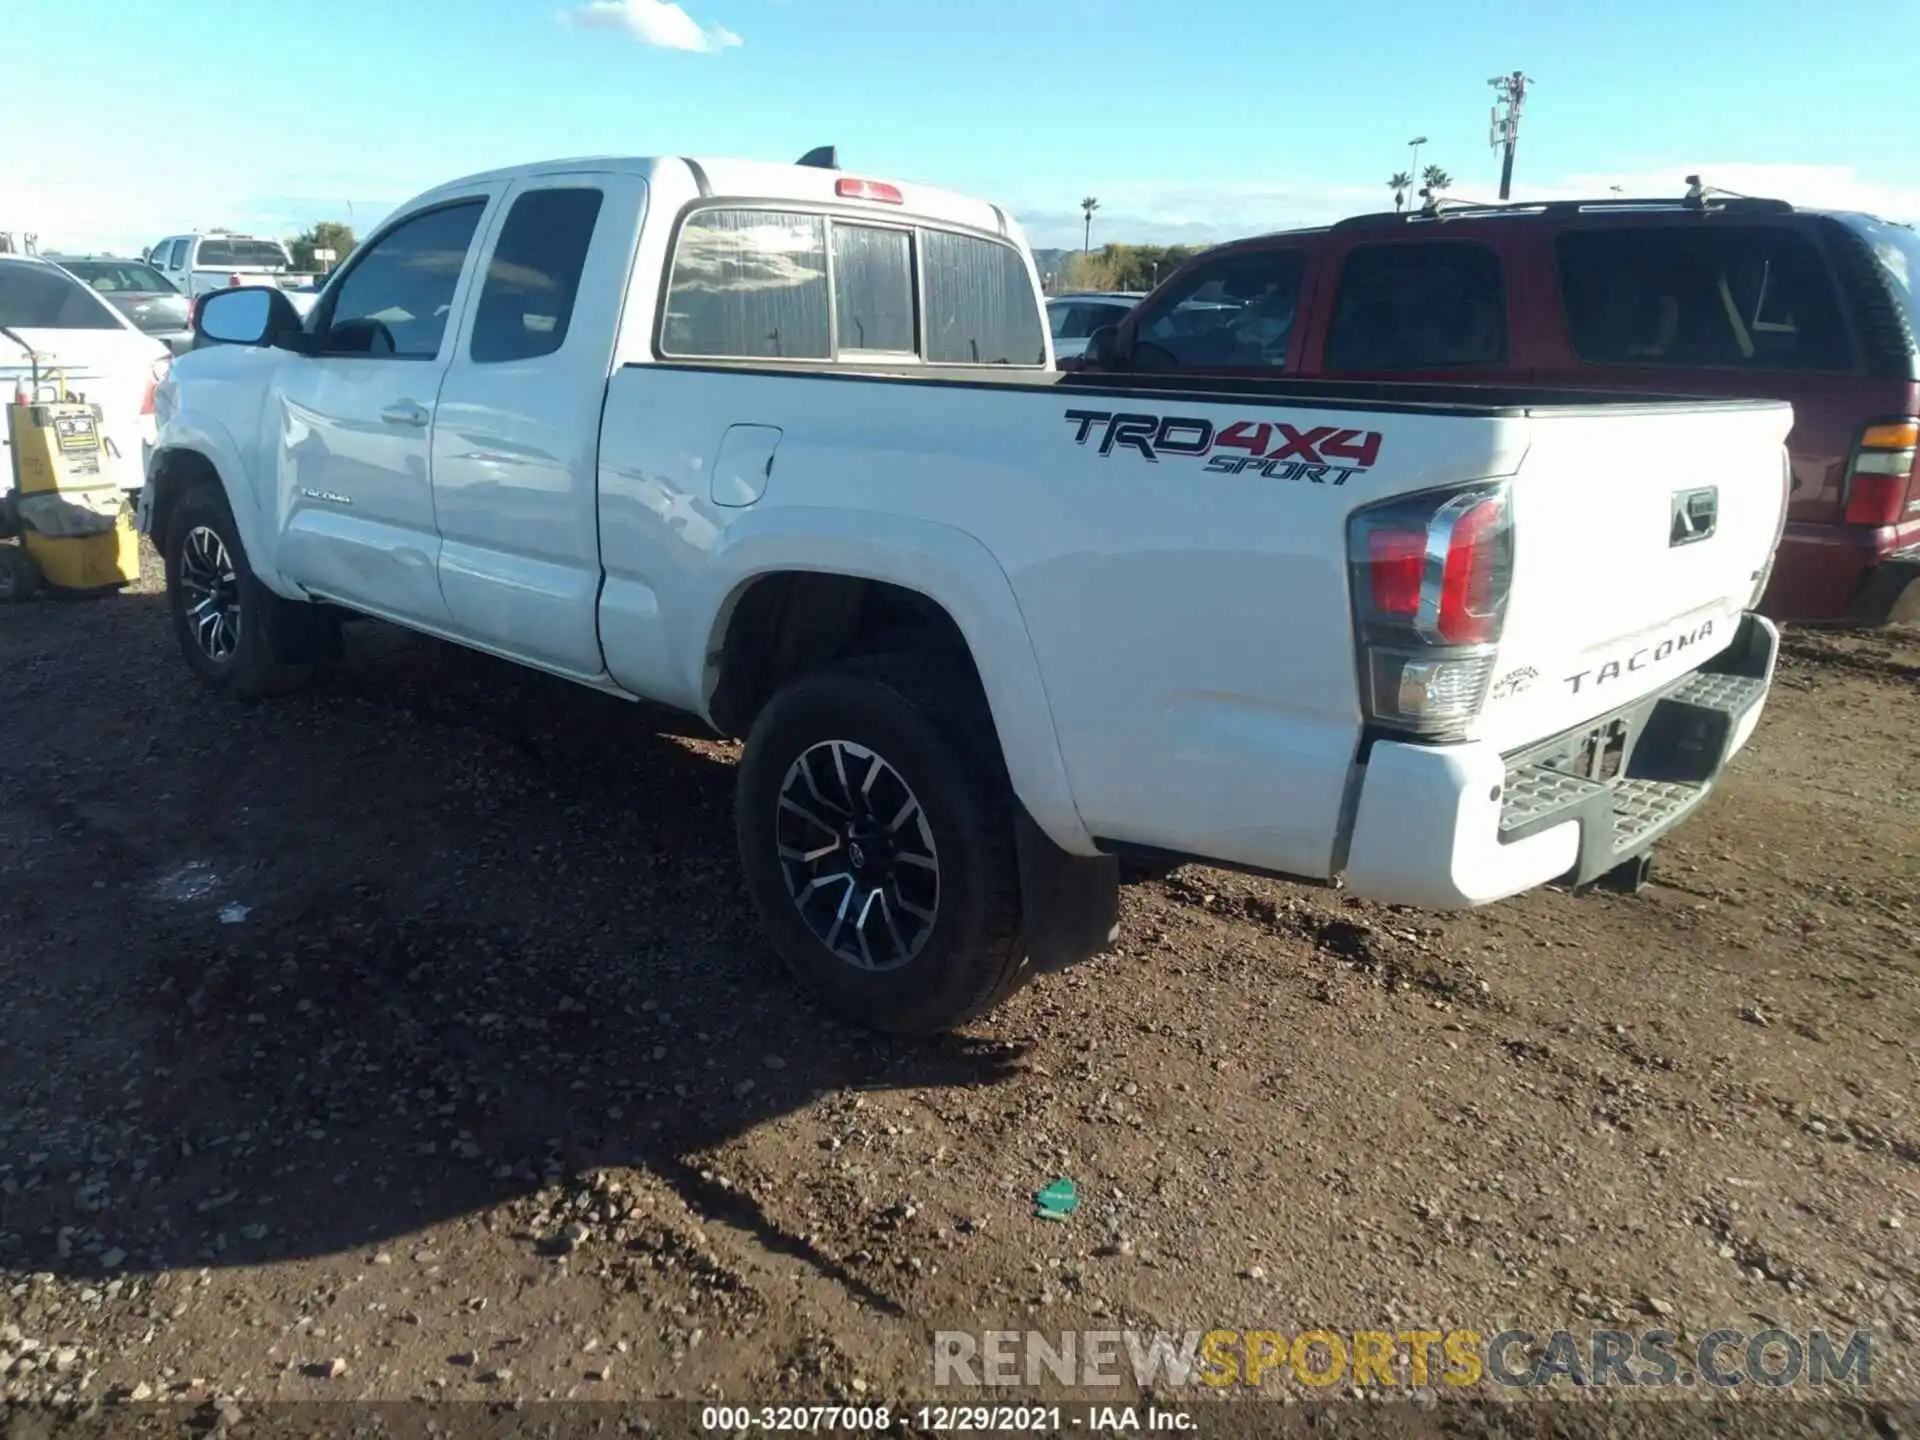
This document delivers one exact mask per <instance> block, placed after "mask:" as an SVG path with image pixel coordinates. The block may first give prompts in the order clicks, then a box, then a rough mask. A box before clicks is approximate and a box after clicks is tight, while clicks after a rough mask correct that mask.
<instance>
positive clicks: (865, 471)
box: [142, 155, 1790, 1032]
mask: <svg viewBox="0 0 1920 1440" xmlns="http://www.w3.org/2000/svg"><path fill="white" fill-rule="evenodd" d="M810 159H811V160H812V162H813V163H803V164H800V165H792V166H788V165H766V164H758V163H751V162H745V161H709V162H696V161H692V160H685V159H609V160H585V161H572V162H561V163H554V164H547V165H537V166H531V167H526V168H521V169H515V170H511V171H501V172H497V173H493V174H485V175H478V176H474V177H472V178H470V179H466V180H461V181H456V182H454V183H452V184H449V185H445V186H442V187H440V188H439V189H436V190H434V191H432V192H430V193H428V194H425V195H422V196H420V197H419V198H418V199H416V200H414V201H412V202H410V203H408V204H407V205H405V206H402V207H401V208H400V209H399V210H398V211H397V212H395V214H394V215H393V216H392V217H391V218H390V219H389V220H388V221H387V222H385V224H383V226H382V227H381V228H380V230H379V231H378V232H376V233H375V234H374V235H372V236H371V237H370V238H369V239H368V240H367V242H366V243H365V244H363V245H362V246H361V247H360V248H359V249H358V250H357V251H356V252H355V253H354V256H353V257H352V259H351V260H350V261H349V262H348V263H347V264H346V265H345V266H344V267H343V268H342V269H341V271H340V272H339V273H338V274H336V275H335V276H334V277H333V278H332V280H331V281H330V283H329V284H328V286H327V288H326V290H325V292H324V293H323V294H322V295H321V297H320V299H319V301H318V303H317V304H316V305H315V306H314V307H313V310H312V313H311V314H310V315H309V316H307V317H305V318H304V319H303V318H302V317H301V316H300V315H298V314H297V313H296V312H295V310H294V308H293V307H292V305H291V304H290V303H289V302H288V300H287V298H286V296H285V295H283V294H281V293H279V292H278V291H277V290H274V289H268V288H260V289H246V288H242V289H233V290H228V291H223V292H221V293H219V294H216V295H214V296H212V297H211V298H210V299H209V300H208V301H207V302H206V303H205V305H204V306H203V307H202V309H201V311H200V314H199V317H198V328H199V331H200V334H201V338H202V340H203V342H213V343H203V345H202V346H201V348H199V349H197V350H196V351H195V352H194V353H192V354H189V355H187V356H186V357H184V358H183V359H182V360H181V361H180V362H179V363H178V364H177V365H176V366H175V367H174V370H173V374H172V378H171V380H170V381H169V382H168V384H167V385H166V386H165V387H164V388H163V390H162V392H161V397H160V407H161V419H162V423H163V431H162V434H161V438H160V445H159V448H158V450H157V452H156V456H155V460H154V463H153V466H152V470H151V476H150V482H151V483H150V484H149V485H148V487H147V490H146V493H145V496H144V499H143V506H142V517H143V518H142V523H143V526H144V528H145V529H146V531H147V533H148V534H150V535H152V536H153V537H154V538H155V540H156V542H157V543H158V544H159V545H160V547H161V548H162V550H163V551H164V554H165V556H166V563H167V577H168V588H169V592H170V596H171V604H172V610H173V615H174V619H175V624H176V628H177V631H178V636H179V641H180V644H181V648H182V650H183V652H184V654H185V656H186V660H187V663H188V664H189V665H191V666H192V667H193V669H194V670H195V671H196V672H197V673H198V674H199V675H200V676H201V678H202V679H204V680H205V681H206V682H207V684H208V685H209V686H211V687H212V688H213V689H214V690H216V691H219V692H222V693H225V694H228V695H233V696H240V697H250V696H258V695H262V694H265V693H268V692H271V691H276V690H279V689H281V688H284V687H285V686H287V685H288V684H290V683H292V682H293V681H295V680H297V679H298V678H299V677H300V675H302V674H303V673H304V672H305V670H306V669H307V668H308V667H310V666H312V665H313V664H315V663H316V662H319V661H323V660H325V659H326V658H327V657H328V656H329V654H330V653H331V652H332V650H333V647H334V646H335V645H336V644H337V641H338V625H339V622H340V620H341V618H342V617H343V616H348V615H364V616H375V617H378V618H380V619H383V620H387V621H391V622H393V623H396V624H399V625H404V626H408V627H411V628H412V629H415V630H419V631H423V632H426V633H428V634H431V635H436V636H440V637H443V638H445V639H448V640H451V641H455V642H458V643H460V644H464V645H469V646H473V647H476V648H478V649H481V650H485V651H488V652H490V653H492V654H495V655H499V656H504V657H507V658H509V659H511V660H515V661H518V662H520V663H522V664H525V665H529V666H534V667H537V668H539V669H541V670H544V671H548V672H551V673H553V674H556V675H561V676H565V677H567V678H569V679H572V680H575V681H578V682H579V683H581V684H584V685H590V686H594V687H596V688H599V689H602V690H606V691H610V692H613V693H615V694H619V695H625V696H641V697H646V698H648V699H651V700H654V701H659V702H664V703H666V704H669V705H673V706H677V707H680V708H683V709H685V710H687V711H690V712H692V713H694V714H696V715H699V716H701V717H703V718H704V719H706V720H707V721H708V722H710V723H711V724H712V725H713V726H714V727H715V728H716V729H717V730H718V731H719V732H721V733H723V734H726V735H731V736H743V737H745V740H746V747H745V751H744V758H743V760H742V763H741V765H740V767H739V777H738V804H737V827H738V833H739V844H740V852H741V858H742V862H743V865H744V868H745V873H746V877H747V880H748V884H749V887H750V889H751V892H752V895H753V897H754V899H755V901H756V902H757V904H758V907H759V910H760V913H761V915H762V917H763V919H764V923H765V926H766V929H767V931H768V933H769V935H770V936H771V939H772V945H773V948H774V950H776V951H777V952H778V954H779V955H780V956H781V957H782V958H783V959H784V960H785V962H786V963H787V965H788V966H789V967H790V968H791V969H792V970H794V971H795V972H797V973H798V974H800V975H801V976H803V977H804V978H805V979H806V980H807V981H808V982H810V983H811V985H812V986H813V987H814V988H816V989H817V990H818V991H819V992H820V993H822V994H823V995H824V996H825V997H826V998H827V999H828V1001H829V1002H830V1003H832V1004H833V1005H835V1006H836V1007H837V1008H838V1009H840V1010H841V1011H842V1012H844V1013H846V1014H848V1015H850V1016H852V1017H853V1018H855V1019H857V1020H859V1021H861V1022H864V1023H866V1024H869V1025H873V1026H877V1027H881V1028H885V1029H890V1030H897V1031H909V1032H925V1031H933V1030H939V1029H943V1028H946V1027H950V1026H953V1025H956V1024H959V1023H961V1022H963V1021H965V1020H967V1019H968V1018H970V1017H972V1016H975V1015H978V1014H979V1013H981V1012H982V1011H983V1010H985V1009H986V1008H988V1007H989V1006H991V1005H993V1004H994V1003H995V1002H996V1001H998V1000H999V999H1000V998H1002V997H1004V996H1005V995H1007V994H1008V993H1010V992H1011V990H1012V989H1013V988H1014V987H1015V986H1017V985H1018V984H1019V983H1020V982H1021V981H1022V980H1023V979H1024V978H1025V977H1026V976H1027V975H1028V974H1029V973H1031V972H1032V971H1033V970H1036V969H1039V970H1046V969H1053V968H1058V967H1060V966H1063V965H1066V964H1070V963H1073V962H1075V961H1078V960H1081V959H1084V958H1086V957H1088V956H1090V955H1093V954H1096V953H1098V952H1099V951H1100V950H1101V949H1103V948H1104V947H1105V946H1106V945H1107V944H1108V942H1109V940H1110V939H1111V937H1112V932H1113V927H1114V925H1115V923H1116V915H1117V912H1118V907H1117V899H1116V893H1117V892H1116V886H1117V883H1118V880H1119V877H1120V874H1121V868H1122V864H1123V862H1126V863H1129V864H1132V863H1144V864H1147V865H1154V864H1160V865H1164V864H1167V863H1171V862H1177V861H1179V860H1182V859H1196V860H1204V861H1207V862H1210V863H1218V864H1224V865H1231V866H1238V867H1245V868H1249V869H1253V870H1257V871H1261V872H1265V873H1272V874H1279V875H1284V876H1290V877H1296V878H1302V879H1307V880H1313V881H1321V882H1326V881H1333V880H1338V881H1339V882H1340V883H1343V884H1344V885H1345V886H1346V888H1347V889H1348V890H1350V891H1352V892H1354V893H1357V894H1359V895H1362V896H1367V897H1371V898H1374V899H1378V900H1383V901H1394V902H1404V903H1409V904H1414V905H1424V906H1443V907H1444V906H1472V905H1480V904H1484V903H1486V902H1489V901H1494V900H1498V899H1501V898H1502V897H1505V896H1509V895H1513V894H1515V893H1517V892H1520V891H1523V890H1526V889H1528V888H1530V887H1533V886H1537V885H1541V884H1543V883H1546V882H1549V881H1565V882H1568V883H1572V884H1576V885H1577V884H1584V883H1589V882H1593V881H1595V880H1598V879H1600V878H1602V877H1606V876H1608V875H1618V874H1619V873H1620V872H1621V869H1622V867H1626V869H1627V873H1628V874H1629V876H1631V875H1632V873H1633V872H1634V867H1635V865H1636V863H1637V862H1638V859H1639V857H1642V856H1643V855H1644V854H1645V852H1646V850H1647V848H1648V846H1649V845H1651V844H1652V843H1653V841H1654V840H1655V838H1656V837H1657V836H1659V835H1660V834H1661V833H1662V832H1663V831H1665V830H1666V829H1667V828H1668V827H1670V826H1671V825H1673V824H1674V823H1675V822H1676V821H1678V820H1680V819H1681V818H1682V817H1683V816H1685V815H1686V814H1687V813H1688V811H1689V810H1690V809H1691V808H1692V807H1693V806H1694V805H1696V804H1697V803H1698V802H1699V801H1700V799H1701V798H1702V797H1703V796H1704V795H1705V794H1706V793H1707V791H1708V789H1709V787H1710V786H1711V785H1712V784H1713V782H1714V780H1715V778H1716V777H1717V776H1718V775H1719V774H1720V772H1721V770H1722V768H1723V767H1724V766H1725V765H1726V763H1727V761H1728V759H1729V758H1730V757H1731V756H1732V755H1733V754H1734V752H1735V751H1737V750H1738V749H1739V748H1740V747H1741V745H1743V744H1744V743H1745V742H1746V740H1747V738H1748V736H1749V735H1750V734H1751V733H1752V730H1753V727H1754V724H1755V722H1756V720H1757V719H1758V717H1759V715H1760V711H1761V706H1762V703H1763V701H1764V699H1765V697H1766V694H1767V689H1768V686H1769V684H1770V682H1771V679H1772V675H1773V667H1774V657H1775V650H1776V643H1777V636H1776V633H1775V631H1774V629H1773V627H1772V626H1771V625H1769V624H1768V623H1767V622H1766V621H1765V620H1763V619H1760V618H1758V617H1757V616H1755V615H1754V614H1752V613H1751V609H1750V607H1751V606H1752V604H1753V603H1754V600H1755V598H1756V597H1757V596H1758V595H1759V593H1760V591H1761V588H1762V587H1763V585H1764V583H1765V580H1766V575H1767V570H1768V567H1769V564H1770V563H1771V556H1772V552H1773V549H1774V547H1775V545H1776V544H1777V542H1778V537H1779V533H1780V528H1781V524H1782V518H1783V512H1784V502H1785V496H1786V487H1787V470H1786V463H1785V453H1784V450H1783V443H1782V442H1783V440H1784V437H1785V435H1786V432H1787V429H1788V425H1789V420H1790V413H1789V410H1788V407H1786V406H1784V405H1780V404H1772V403H1752V404H1748V403H1715V402H1702V403H1681V402H1661V403H1649V402H1647V401H1645V400H1640V399H1633V400H1627V399H1621V398H1619V397H1613V396H1604V395H1585V394H1568V393H1555V392H1550V391H1540V390H1516V389H1506V390H1502V389H1497V388H1485V387H1472V388H1469V387H1465V386H1460V387H1443V386H1431V385H1390V384H1378V383H1353V384H1341V383H1330V382H1300V381H1289V380H1286V379H1277V380H1271V381H1267V380H1263V381H1258V382H1246V383H1242V382H1231V381H1230V382H1220V381H1213V380H1205V379H1191V380H1181V379H1169V378H1167V377H1155V376H1141V377H1138V378H1137V379H1136V377H1132V376H1125V375H1122V376H1118V377H1116V376H1112V375H1106V376H1091V375H1089V376H1084V377H1083V376H1078V375H1062V374H1060V373H1058V372H1056V371H1054V370H1053V369H1052V368H1051V365H1050V361H1051V356H1050V353H1049V348H1048V338H1047V333H1046V327H1045V326H1044V324H1043V323H1042V320H1041V314H1042V308H1041V307H1042V302H1041V298H1040V294H1039V287H1038V284H1037V278H1036V275H1035V272H1034V268H1033V264H1032V260H1031V258H1030V256H1029V254H1028V251H1027V249H1026V246H1025V243H1024V241H1023V239H1022V237H1021V234H1020V231H1019V229H1018V227H1017V226H1015V225H1014V224H1013V223H1012V222H1011V221H1010V220H1009V219H1008V218H1007V216H1006V215H1005V214H1003V213H1002V212H1001V211H1000V210H999V209H997V208H996V207H994V206H992V205H990V204H986V203H983V202H981V201H977V200H969V199H965V198H962V197H959V196H955V195H950V194H946V193H942V192H939V191H934V190H929V189H924V188H921V187H918V186H912V185H904V184H893V183H889V182H885V181H878V180H872V179H864V178H857V177H854V176H851V175H847V174H845V173H842V172H841V171H840V170H839V169H837V168H836V167H835V166H834V165H833V163H832V160H831V157H830V156H820V155H816V156H814V157H810Z"/></svg>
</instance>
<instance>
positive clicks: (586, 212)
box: [469, 188, 601, 365]
mask: <svg viewBox="0 0 1920 1440" xmlns="http://www.w3.org/2000/svg"><path fill="white" fill-rule="evenodd" d="M600 201H601V192H600V191H598V190H589V189H571V188H568V189H553V190H532V191H529V192H528V193H526V194H524V195H522V196H521V197H520V198H519V199H517V200H515V201H514V202H513V208H512V209H511V210H509V211H508V212H507V222H506V224H505V225H503V226H501V227H500V239H499V241H498V243H496V244H495V245H494V247H493V258H492V260H491V261H489V262H488V264H487V282H486V284H485V286H483V287H482V289H481V291H480V301H479V303H478V305H476V306H475V308H474V312H473V341H472V344H471V345H470V347H469V353H470V354H471V356H472V358H473V360H474V363H476V364H480V365H488V364H498V363H500V362H503V361H509V360H533V359H537V358H538V357H540V356H542V355H551V354H553V353H554V352H555V351H556V350H558V349H559V348H560V347H561V346H562V345H564V344H566V343H567V327H568V326H569V325H570V324H571V323H572V322H573V302H574V299H575V297H576V296H577V295H578V294H579V291H580V274H581V272H582V271H583V270H585V269H586V266H587V247H588V246H589V245H591V244H592V243H593V227H594V224H595V222H596V221H597V220H598V219H599V218H600Z"/></svg>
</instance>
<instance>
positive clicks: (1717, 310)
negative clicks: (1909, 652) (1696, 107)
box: [1078, 198, 1920, 624]
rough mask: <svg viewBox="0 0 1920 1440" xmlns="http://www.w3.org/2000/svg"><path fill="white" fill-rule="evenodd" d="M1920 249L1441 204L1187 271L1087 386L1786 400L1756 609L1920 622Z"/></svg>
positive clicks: (1758, 224)
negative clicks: (1429, 386)
mask: <svg viewBox="0 0 1920 1440" xmlns="http://www.w3.org/2000/svg"><path fill="white" fill-rule="evenodd" d="M1917 292H1920V235H1916V234H1915V233H1914V232H1913V231H1912V230H1911V229H1909V228H1907V227H1905V226H1902V225H1893V224H1888V223H1886V222H1884V221H1880V220H1875V219H1873V218H1871V217H1869V216H1865V215H1852V214H1829V213H1821V212H1814V211H1807V210H1796V209H1795V208H1794V207H1793V206H1791V205H1788V204H1786V203H1785V202H1783V201H1776V200H1748V199H1725V200H1721V199H1716V198H1707V199H1704V200H1702V199H1693V198H1690V199H1688V200H1684V201H1683V200H1608V201H1587V202H1563V203H1559V202H1557V203H1552V204H1544V205H1511V206H1485V207H1467V206H1458V207H1443V208H1442V209H1440V210H1439V211H1438V213H1434V212H1433V211H1431V210H1427V211H1416V212H1412V213H1409V214H1404V215H1400V214H1386V215H1366V216H1359V217H1356V218H1354V219H1351V220H1343V221H1341V222H1340V223H1339V224H1337V225H1334V226H1332V227H1331V228H1329V229H1321V230H1302V231H1293V232H1288V233H1284V234H1278V235H1266V236H1262V237H1260V238H1258V239H1253V240H1242V241H1237V242H1235V243H1233V244H1230V245H1225V246H1221V247H1220V248H1218V249H1215V250H1211V251H1208V252H1207V253H1205V254H1203V255H1199V256H1196V257H1195V258H1194V259H1193V260H1191V261H1189V262H1188V263H1187V264H1186V265H1184V266H1182V267H1181V268H1180V269H1179V270H1178V271H1176V272H1175V273H1174V274H1173V275H1172V276H1171V277H1170V278H1169V279H1167V280H1166V281H1165V282H1164V283H1163V284H1162V285H1161V286H1160V287H1159V288H1158V289H1157V290H1155V291H1154V292H1153V293H1152V294H1151V295H1150V296H1148V297H1147V298H1146V299H1145V300H1143V301H1141V303H1140V304H1139V306H1138V307H1137V308H1136V309H1135V310H1133V311H1132V313H1131V314H1129V315H1128V316H1127V318H1126V319H1125V320H1124V321H1122V322H1121V323H1120V325H1119V326H1118V327H1116V328H1115V329H1114V330H1111V331H1107V332H1103V333H1102V334H1100V335H1098V336H1096V337H1095V338H1094V340H1093V342H1092V344H1091V345H1090V346H1089V349H1088V354H1087V358H1086V360H1085V361H1084V362H1083V363H1082V365H1081V366H1080V367H1078V368H1080V369H1083V370H1126V371H1131V372H1153V371H1182V372H1187V373H1196V374H1215V375H1221V376H1240V377H1246V376H1249V375H1257V374H1267V375H1271V374H1275V373H1287V374H1290V375H1293V376H1296V377H1310V378H1320V377H1327V378H1332V377H1340V378H1355V379H1359V378H1370V379H1379V380H1405V381H1456V382H1465V383H1469V384H1472V383H1481V382H1484V383H1489V384H1494V383H1497V384H1502V385H1510V384H1515V383H1518V384H1536V385H1542V386H1549V387H1560V386H1568V387H1578V388H1580V389H1584V390H1628V391H1646V392H1652V393H1659V394H1667V395H1686V396H1753V397H1758V398H1767V399H1778V400H1787V401H1791V402H1792V404H1793V407H1794V427H1793V432H1792V435H1791V436H1790V437H1789V441H1788V446H1789V449H1790V450H1791V452H1792V459H1793V481H1792V485H1793V490H1792V496H1791V500H1790V503H1789V506H1788V511H1787V527H1786V533H1785V535H1784V536H1783V537H1782V540H1781V545H1780V553H1779V559H1778V561H1777V562H1776V564H1775V567H1774V573H1773V579H1772V583H1771V584H1770V586H1769V587H1768V590H1767V594H1766V597H1765V600H1764V602H1763V608H1764V609H1765V610H1766V611H1767V613H1768V614H1770V615H1772V616H1775V617H1776V618H1780V619H1790V620H1817V619H1819V620H1824V619H1842V618H1846V619H1854V620H1861V621H1866V622H1869V623H1876V624H1877V623H1882V622H1885V621H1887V620H1888V619H1909V618H1920V482H1916V480H1915V477H1914V459H1915V452H1916V450H1917V449H1920V345H1916V341H1915V334H1916V332H1917V331H1920V299H1917V298H1916V294H1917Z"/></svg>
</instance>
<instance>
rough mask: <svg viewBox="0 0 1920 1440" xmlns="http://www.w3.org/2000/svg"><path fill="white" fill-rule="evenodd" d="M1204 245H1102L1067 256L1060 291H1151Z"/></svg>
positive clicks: (1060, 281) (1060, 280) (1061, 273)
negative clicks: (1096, 248)
mask: <svg viewBox="0 0 1920 1440" xmlns="http://www.w3.org/2000/svg"><path fill="white" fill-rule="evenodd" d="M1205 248H1206V247H1204V246H1201V245H1102V246H1101V247H1100V248H1099V249H1098V250H1082V251H1076V252H1075V253H1073V254H1071V255H1069V256H1067V258H1066V261H1065V263H1064V264H1062V266H1061V267H1060V278H1059V281H1058V284H1057V286H1056V288H1057V289H1059V290H1062V291H1066V290H1151V289H1153V287H1154V286H1156V285H1158V284H1159V283H1160V282H1161V281H1162V280H1164V279H1166V278H1167V277H1168V276H1169V275H1171V274H1172V273H1173V272H1174V271H1175V270H1177V269H1179V268H1180V266H1181V265H1183V264H1184V263H1186V262H1187V261H1188V260H1190V259H1192V258H1193V257H1194V256H1195V255H1198V254H1199V253H1200V252H1201V250H1203V249H1205Z"/></svg>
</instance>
